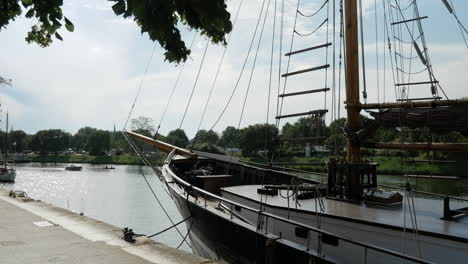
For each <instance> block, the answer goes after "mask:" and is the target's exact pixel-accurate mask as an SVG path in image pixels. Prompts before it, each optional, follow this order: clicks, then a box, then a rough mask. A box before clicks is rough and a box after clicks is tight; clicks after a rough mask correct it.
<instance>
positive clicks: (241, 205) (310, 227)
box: [164, 165, 433, 264]
mask: <svg viewBox="0 0 468 264" xmlns="http://www.w3.org/2000/svg"><path fill="white" fill-rule="evenodd" d="M164 166H167V167H168V165H164ZM167 171H169V172H170V174H171V177H172V178H173V179H174V180H175V181H177V182H179V183H180V184H182V185H185V187H188V188H190V190H191V191H196V192H198V193H202V194H204V195H206V196H208V197H211V198H214V199H217V200H219V201H222V202H226V203H228V204H230V205H231V206H238V207H240V208H243V209H245V210H248V211H251V212H254V213H257V214H259V215H262V216H266V217H270V218H273V219H276V220H279V221H282V222H285V223H290V224H293V225H295V226H298V227H302V228H305V229H308V230H309V231H313V232H317V233H320V234H325V235H329V236H333V237H335V238H337V239H339V240H342V241H345V242H348V243H351V244H354V245H358V246H361V247H364V248H368V249H372V250H375V251H377V252H381V253H384V254H388V255H391V256H395V257H398V258H402V259H405V260H409V261H412V262H416V263H424V264H429V263H433V262H430V261H427V260H424V259H420V258H416V257H413V256H408V255H404V254H401V253H399V252H396V251H393V250H389V249H385V248H381V247H378V246H374V245H370V244H367V243H363V242H358V241H355V240H352V239H349V238H345V237H342V236H340V235H337V234H334V233H331V232H328V231H325V230H322V229H320V228H316V227H312V226H309V225H306V224H302V223H299V222H296V221H293V220H290V219H286V218H283V217H280V216H277V215H273V214H270V213H266V212H263V211H261V210H257V209H254V208H251V207H249V206H246V205H243V204H240V203H237V202H233V201H231V200H228V199H226V198H223V197H221V196H218V195H215V194H212V193H210V192H207V191H205V190H203V189H200V188H198V187H196V186H193V185H192V184H190V183H188V182H186V181H185V180H183V179H181V178H179V177H178V176H177V175H175V173H173V172H172V170H170V169H168V170H167ZM205 199H206V198H205Z"/></svg>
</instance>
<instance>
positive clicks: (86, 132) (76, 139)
mask: <svg viewBox="0 0 468 264" xmlns="http://www.w3.org/2000/svg"><path fill="white" fill-rule="evenodd" d="M96 131H97V129H96V128H93V127H83V128H80V129H78V132H76V134H75V135H73V138H72V144H71V146H72V147H73V148H76V149H77V150H86V151H89V148H88V141H89V137H90V136H91V135H92V134H94V133H95V132H96Z"/></svg>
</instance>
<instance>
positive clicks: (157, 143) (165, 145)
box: [124, 131, 197, 159]
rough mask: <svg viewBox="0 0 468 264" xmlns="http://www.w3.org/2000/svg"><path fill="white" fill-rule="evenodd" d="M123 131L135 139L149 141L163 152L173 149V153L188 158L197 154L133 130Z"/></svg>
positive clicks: (169, 151)
mask: <svg viewBox="0 0 468 264" xmlns="http://www.w3.org/2000/svg"><path fill="white" fill-rule="evenodd" d="M124 133H125V134H127V135H128V136H130V137H132V138H136V139H138V140H140V141H143V142H146V143H149V144H151V145H153V146H155V147H156V148H157V149H159V150H161V151H162V152H165V153H167V154H169V153H171V152H172V151H173V150H174V149H175V153H176V154H178V155H181V156H184V157H186V158H190V159H194V158H197V154H195V153H192V152H190V151H188V150H186V149H183V148H179V147H176V146H174V145H171V144H168V143H165V142H162V141H159V140H155V139H152V138H149V137H147V136H143V135H140V134H137V133H134V132H130V131H124Z"/></svg>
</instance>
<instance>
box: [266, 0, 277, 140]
mask: <svg viewBox="0 0 468 264" xmlns="http://www.w3.org/2000/svg"><path fill="white" fill-rule="evenodd" d="M277 2H278V0H275V7H274V12H273V31H272V36H271V54H270V78H269V81H268V101H267V113H266V123H267V124H269V123H270V100H271V82H272V78H273V59H274V51H275V33H276V6H277ZM265 142H266V140H265ZM265 144H266V143H265Z"/></svg>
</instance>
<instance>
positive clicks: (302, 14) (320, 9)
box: [297, 0, 329, 17]
mask: <svg viewBox="0 0 468 264" xmlns="http://www.w3.org/2000/svg"><path fill="white" fill-rule="evenodd" d="M328 2H329V0H325V2H323V4H322V6H321V7H320V8H319V9H318V10H317V11H315V12H314V13H312V14H310V15H306V14H304V13H302V12H301V10H297V12H298V13H299V15H301V16H303V17H313V16H315V15H316V14H318V13H319V12H320V11H322V9H323V8H324V7H325V5H326V4H327V3H328Z"/></svg>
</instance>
